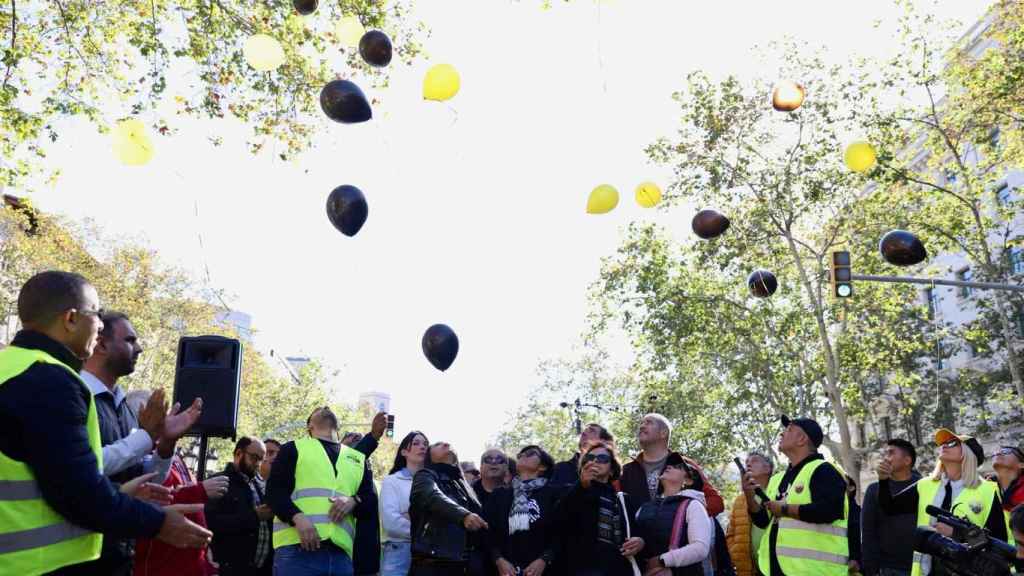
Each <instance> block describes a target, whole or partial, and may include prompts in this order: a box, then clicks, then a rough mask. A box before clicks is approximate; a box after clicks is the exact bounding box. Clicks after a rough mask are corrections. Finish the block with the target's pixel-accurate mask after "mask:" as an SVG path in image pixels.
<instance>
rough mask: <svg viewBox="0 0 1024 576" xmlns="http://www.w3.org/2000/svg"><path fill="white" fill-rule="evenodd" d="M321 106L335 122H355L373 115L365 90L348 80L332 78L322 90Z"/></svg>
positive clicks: (363, 120)
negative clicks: (364, 93)
mask: <svg viewBox="0 0 1024 576" xmlns="http://www.w3.org/2000/svg"><path fill="white" fill-rule="evenodd" d="M320 107H321V108H323V110H324V114H327V117H328V118H330V119H331V120H334V121H335V122H341V123H342V124H355V123H357V122H366V121H367V120H369V119H370V118H372V117H373V110H371V109H370V103H369V102H367V101H366V96H364V95H363V91H362V90H360V89H359V86H356V85H355V84H353V83H352V82H349V81H348V80H332V81H330V82H328V83H327V85H326V86H324V88H323V90H321V91H320Z"/></svg>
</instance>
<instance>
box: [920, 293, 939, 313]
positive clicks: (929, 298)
mask: <svg viewBox="0 0 1024 576" xmlns="http://www.w3.org/2000/svg"><path fill="white" fill-rule="evenodd" d="M924 298H925V301H926V302H927V303H928V318H930V319H933V320H934V319H935V315H936V313H938V311H939V293H938V291H937V290H936V289H935V288H927V289H925V291H924Z"/></svg>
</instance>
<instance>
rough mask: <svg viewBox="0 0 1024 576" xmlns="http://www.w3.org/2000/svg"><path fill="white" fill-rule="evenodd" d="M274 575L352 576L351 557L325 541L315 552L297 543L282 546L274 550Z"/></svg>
mask: <svg viewBox="0 0 1024 576" xmlns="http://www.w3.org/2000/svg"><path fill="white" fill-rule="evenodd" d="M274 576H352V559H351V558H349V557H348V554H346V553H345V551H344V550H342V549H341V548H338V547H337V546H333V545H330V544H328V543H327V542H321V543H320V549H319V550H317V551H315V552H307V551H305V550H303V549H302V548H301V547H299V545H298V544H292V545H291V546H282V547H280V548H278V549H276V550H274Z"/></svg>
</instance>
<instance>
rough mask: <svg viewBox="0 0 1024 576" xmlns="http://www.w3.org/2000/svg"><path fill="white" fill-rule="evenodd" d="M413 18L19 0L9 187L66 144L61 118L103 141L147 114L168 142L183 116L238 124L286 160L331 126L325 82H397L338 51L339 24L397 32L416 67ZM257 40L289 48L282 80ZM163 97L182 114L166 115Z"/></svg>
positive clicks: (353, 9)
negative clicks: (91, 127)
mask: <svg viewBox="0 0 1024 576" xmlns="http://www.w3.org/2000/svg"><path fill="white" fill-rule="evenodd" d="M409 10H410V4H409V2H407V1H404V0H397V1H385V0H340V1H338V2H321V3H320V7H319V9H318V11H317V12H316V13H315V14H313V15H311V16H306V17H303V16H300V15H299V14H297V13H296V12H295V9H294V8H293V7H292V2H291V1H290V0H182V1H175V2H171V1H169V0H148V1H143V0H132V1H128V2H94V1H92V0H9V2H5V3H4V6H3V7H2V8H0V34H2V35H0V45H2V48H3V58H2V60H0V74H3V80H2V85H0V155H2V156H3V158H4V159H5V161H4V164H3V165H2V166H0V182H6V183H7V184H8V185H10V186H19V187H25V186H26V185H30V184H31V181H30V180H28V177H29V176H31V175H33V174H35V173H36V172H37V171H38V170H39V169H40V168H41V165H42V164H43V161H44V159H45V157H46V150H47V146H48V145H49V144H50V143H52V142H53V141H56V140H58V139H59V138H60V137H61V134H60V130H59V121H60V119H61V118H63V117H71V116H80V117H83V118H85V119H87V120H88V121H89V122H91V123H93V124H95V125H96V127H97V128H98V129H99V130H100V131H102V132H106V131H107V130H109V129H110V127H111V126H112V125H113V123H114V122H116V121H117V120H120V119H123V118H126V117H129V116H137V117H140V118H141V119H142V120H143V121H144V122H145V123H146V124H148V125H149V126H150V127H151V128H152V129H153V130H155V131H157V132H158V133H159V134H171V133H173V132H174V131H175V129H176V124H177V123H178V120H177V118H176V117H177V116H179V115H184V116H187V117H195V118H226V117H227V118H234V119H236V120H238V121H241V122H242V123H244V124H245V125H247V126H249V127H250V128H251V130H252V135H251V139H250V142H249V145H250V148H251V149H252V150H253V151H254V152H255V151H258V150H260V149H261V148H262V147H263V146H264V145H265V144H267V143H269V142H278V143H280V144H281V145H282V147H283V150H284V151H283V152H281V153H280V155H281V157H282V158H287V157H288V156H291V155H294V154H297V153H299V152H301V151H303V150H305V149H306V148H308V147H309V145H310V144H311V142H312V140H313V138H314V137H315V135H316V134H317V132H318V130H319V129H320V128H321V127H322V126H323V125H324V124H325V123H326V122H327V121H326V120H325V119H324V118H323V114H322V113H320V112H319V104H318V98H319V93H320V88H321V87H322V86H323V85H324V84H325V83H327V82H328V81H330V80H333V79H335V78H336V77H338V76H339V75H341V76H345V77H352V76H353V75H362V76H363V77H365V78H366V79H367V80H368V81H369V82H373V83H375V84H384V83H386V81H387V76H386V74H387V73H386V72H370V71H369V69H368V67H367V66H366V65H365V64H364V63H363V62H362V61H361V60H360V59H359V56H358V50H356V49H354V48H349V47H341V54H340V55H339V54H338V48H339V38H338V37H337V35H336V33H335V24H336V23H337V22H338V21H339V20H340V19H341V18H342V16H346V15H348V16H352V15H354V16H358V17H359V19H360V20H361V21H362V24H363V25H364V26H365V27H366V28H367V29H381V30H384V31H385V32H386V33H388V34H389V36H390V37H391V38H392V39H393V40H394V48H395V54H396V60H398V61H401V62H406V63H408V62H411V61H412V60H413V59H414V58H415V57H416V56H418V55H419V54H420V51H421V47H420V45H419V40H418V37H419V36H420V35H421V34H422V33H423V27H422V25H419V24H417V23H415V22H411V21H410V20H409ZM256 33H264V34H269V35H271V36H273V37H274V38H276V39H277V40H278V41H279V42H280V44H281V45H282V47H283V48H284V52H285V55H286V61H285V63H284V64H283V65H282V66H281V67H280V68H279V69H277V70H276V71H274V72H259V71H257V70H254V69H253V68H251V67H250V66H249V65H248V64H247V63H246V61H245V58H244V57H243V53H242V47H243V45H244V42H245V40H246V39H247V38H248V37H249V36H250V35H252V34H256ZM165 100H166V101H169V102H170V103H171V104H172V105H173V109H174V110H175V115H174V116H170V117H166V116H165V115H164V114H163V113H162V112H161V110H163V109H162V108H161V104H162V102H164V101H165ZM215 142H216V141H215ZM51 170H52V171H51V172H50V173H49V174H48V176H49V177H50V178H53V177H56V175H57V172H56V171H55V170H53V169H51Z"/></svg>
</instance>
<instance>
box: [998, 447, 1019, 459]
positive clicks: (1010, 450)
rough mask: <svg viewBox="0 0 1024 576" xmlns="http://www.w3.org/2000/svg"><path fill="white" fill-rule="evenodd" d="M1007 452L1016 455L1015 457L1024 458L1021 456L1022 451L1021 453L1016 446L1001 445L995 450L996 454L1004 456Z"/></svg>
mask: <svg viewBox="0 0 1024 576" xmlns="http://www.w3.org/2000/svg"><path fill="white" fill-rule="evenodd" d="M1007 454H1012V455H1013V456H1015V457H1017V459H1019V460H1024V458H1022V457H1021V456H1024V453H1022V452H1021V451H1020V450H1018V449H1017V448H1010V447H1003V448H1000V449H999V450H998V451H997V452H996V456H1006V455H1007Z"/></svg>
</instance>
